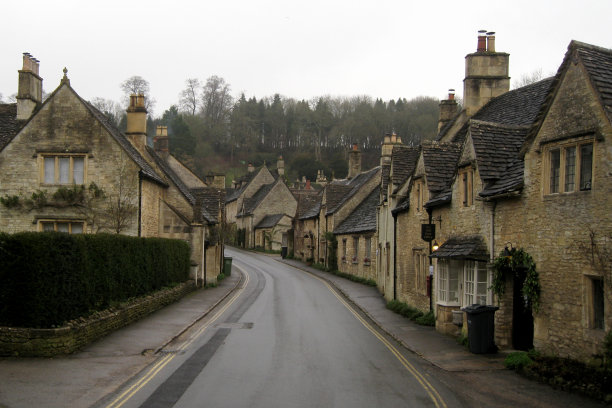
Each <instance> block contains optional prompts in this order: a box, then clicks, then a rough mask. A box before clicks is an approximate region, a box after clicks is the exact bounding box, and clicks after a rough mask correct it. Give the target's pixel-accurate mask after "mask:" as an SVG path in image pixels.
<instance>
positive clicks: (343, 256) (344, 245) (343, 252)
mask: <svg viewBox="0 0 612 408" xmlns="http://www.w3.org/2000/svg"><path fill="white" fill-rule="evenodd" d="M342 262H346V238H342Z"/></svg>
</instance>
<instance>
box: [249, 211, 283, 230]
mask: <svg viewBox="0 0 612 408" xmlns="http://www.w3.org/2000/svg"><path fill="white" fill-rule="evenodd" d="M284 216H285V214H272V215H266V216H265V217H263V218H262V220H261V221H259V224H257V225H256V226H255V229H260V228H273V227H274V226H275V225H276V224H278V222H279V221H280V220H281V219H282V218H283V217H284Z"/></svg>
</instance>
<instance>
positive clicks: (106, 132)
mask: <svg viewBox="0 0 612 408" xmlns="http://www.w3.org/2000/svg"><path fill="white" fill-rule="evenodd" d="M0 106H1V107H0V116H1V119H0V135H1V144H0V174H1V176H0V198H2V200H1V201H2V203H1V205H0V230H2V231H6V232H18V231H49V230H50V231H63V232H68V233H96V232H114V233H121V234H126V235H133V236H142V237H168V238H178V239H184V240H186V241H187V242H189V243H190V245H191V248H192V255H191V257H192V262H193V263H194V265H197V267H196V269H197V270H194V277H195V278H196V279H197V280H198V281H199V282H205V281H214V280H215V279H216V276H217V275H218V274H219V267H218V266H217V265H221V262H220V261H219V260H218V259H216V260H215V261H214V262H211V263H210V264H209V263H208V261H210V259H208V260H207V261H206V262H204V259H206V252H205V251H204V247H205V242H206V241H207V240H208V237H209V236H210V230H211V228H212V227H213V226H214V225H215V224H217V223H218V222H219V219H218V218H217V216H216V214H213V213H211V212H209V211H208V209H206V208H205V207H204V206H201V205H198V203H197V201H196V199H195V197H194V196H193V195H192V194H191V192H190V191H189V189H188V188H187V187H186V186H185V185H184V183H182V182H181V178H180V177H178V176H177V175H176V174H175V173H174V172H173V171H172V170H171V169H170V168H169V167H168V168H165V167H164V166H163V165H162V164H161V163H162V161H160V157H158V155H157V154H156V153H155V151H154V150H153V149H151V148H150V147H149V146H147V143H146V114H147V112H146V109H145V104H144V97H143V96H142V95H132V96H131V98H130V106H129V108H128V111H127V118H128V120H127V131H126V132H125V133H122V132H120V131H119V130H118V129H117V128H116V127H115V126H114V125H113V124H112V123H111V122H110V121H109V120H108V119H107V118H106V117H105V116H104V115H103V114H102V113H101V112H100V111H98V110H97V109H96V108H95V107H93V106H92V105H91V104H90V103H88V102H87V101H85V100H83V99H82V98H81V97H80V96H79V95H78V94H77V93H76V92H75V90H74V89H73V88H72V86H71V85H70V80H69V79H68V76H67V71H66V70H64V77H63V78H62V80H61V82H60V85H59V86H58V87H57V89H55V90H54V91H53V92H52V93H51V94H50V96H49V97H48V98H47V99H46V100H45V101H44V103H43V101H42V78H41V77H40V76H39V62H38V61H37V60H36V59H34V58H33V57H32V56H31V55H29V54H24V56H23V67H22V69H21V70H19V88H18V94H17V103H16V104H9V105H0ZM215 254H216V255H215V257H216V258H219V257H220V258H221V259H222V247H221V248H219V247H217V248H216V249H215ZM204 265H210V267H205V266H204Z"/></svg>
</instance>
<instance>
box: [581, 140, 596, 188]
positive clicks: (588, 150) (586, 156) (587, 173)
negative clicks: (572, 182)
mask: <svg viewBox="0 0 612 408" xmlns="http://www.w3.org/2000/svg"><path fill="white" fill-rule="evenodd" d="M592 174H593V145H592V144H586V145H582V146H580V190H590V189H591V177H592Z"/></svg>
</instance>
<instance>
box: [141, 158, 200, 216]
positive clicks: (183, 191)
mask: <svg viewBox="0 0 612 408" xmlns="http://www.w3.org/2000/svg"><path fill="white" fill-rule="evenodd" d="M146 149H147V152H148V153H149V155H150V156H151V157H152V158H153V160H154V161H155V164H156V165H157V166H158V167H159V168H160V169H161V170H162V171H163V172H164V174H165V175H166V177H168V178H169V179H170V180H171V181H172V183H174V185H175V186H176V187H177V188H178V189H179V191H180V192H181V194H183V196H184V197H185V198H186V199H187V201H189V204H191V205H195V202H196V200H195V197H194V196H193V194H191V191H190V190H189V187H187V185H185V183H184V182H183V180H182V179H181V178H180V177H179V176H178V175H177V174H176V173H175V172H174V170H172V168H171V167H170V166H169V165H168V163H166V161H165V160H164V159H162V158H161V157H159V156H158V155H157V153H156V152H155V150H154V149H152V148H151V147H149V146H147V147H146Z"/></svg>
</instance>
